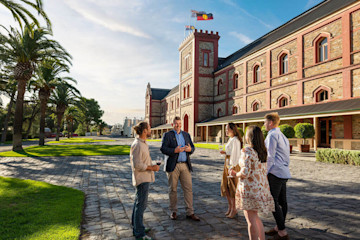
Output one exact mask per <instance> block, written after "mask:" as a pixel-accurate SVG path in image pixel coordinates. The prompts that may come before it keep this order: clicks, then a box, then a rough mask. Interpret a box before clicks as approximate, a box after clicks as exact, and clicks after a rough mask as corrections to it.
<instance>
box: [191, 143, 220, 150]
mask: <svg viewBox="0 0 360 240" xmlns="http://www.w3.org/2000/svg"><path fill="white" fill-rule="evenodd" d="M194 146H195V147H196V148H206V149H219V144H210V143H195V144H194Z"/></svg>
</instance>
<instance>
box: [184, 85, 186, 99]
mask: <svg viewBox="0 0 360 240" xmlns="http://www.w3.org/2000/svg"><path fill="white" fill-rule="evenodd" d="M185 98H186V87H184V99H185Z"/></svg>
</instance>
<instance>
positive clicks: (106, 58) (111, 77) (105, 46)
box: [0, 0, 322, 125]
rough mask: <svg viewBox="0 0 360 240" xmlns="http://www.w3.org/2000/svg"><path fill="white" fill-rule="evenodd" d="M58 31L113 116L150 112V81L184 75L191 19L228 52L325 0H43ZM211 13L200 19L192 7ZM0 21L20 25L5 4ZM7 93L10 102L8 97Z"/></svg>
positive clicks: (90, 91)
mask: <svg viewBox="0 0 360 240" xmlns="http://www.w3.org/2000/svg"><path fill="white" fill-rule="evenodd" d="M43 2H44V9H45V11H46V13H47V14H48V16H49V18H50V20H51V21H52V25H53V34H54V39H55V40H57V41H58V42H59V43H60V44H61V45H62V46H63V47H64V48H65V49H66V50H67V51H68V52H69V53H70V54H71V55H72V57H73V60H72V63H73V65H72V67H71V72H70V75H69V76H71V77H73V78H75V79H76V80H77V82H78V83H77V86H76V87H77V88H78V89H79V90H80V91H81V93H82V95H83V96H84V97H86V98H94V99H96V100H97V101H98V103H99V105H100V107H101V109H102V110H104V112H105V113H104V116H103V120H104V121H105V122H106V123H108V124H111V125H112V124H116V123H121V124H122V123H123V121H124V118H125V117H130V118H134V117H137V118H144V115H145V91H146V86H147V83H148V82H150V84H151V87H153V88H166V89H171V88H173V87H174V86H176V85H177V84H178V82H179V52H178V47H179V45H180V43H181V42H182V41H183V39H184V37H185V36H186V35H187V34H189V32H187V33H186V32H185V31H184V26H185V25H189V24H191V25H195V27H196V28H197V29H203V30H209V31H214V32H219V35H220V40H219V57H227V56H229V55H231V54H232V53H234V52H235V51H237V50H239V49H240V48H242V47H244V46H246V45H247V44H249V43H250V42H252V41H254V40H256V39H257V38H259V37H261V36H263V35H264V34H266V33H268V32H270V31H271V30H273V29H275V28H277V27H279V26H280V25H282V24H284V23H285V22H287V21H289V20H290V19H292V18H294V17H296V16H297V15H299V14H301V13H302V12H304V11H306V10H308V9H309V8H311V7H313V6H315V5H316V4H318V3H320V2H322V0H301V1H299V0H271V1H269V0H238V1H236V0H177V1H174V0H131V1H129V0H102V1H100V0H43ZM191 9H194V10H197V11H206V12H207V13H212V14H213V17H214V20H209V21H195V18H191V17H190V15H191V14H190V10H191ZM0 24H2V25H4V26H5V27H9V26H10V25H11V26H18V24H16V23H14V21H13V19H12V16H11V14H10V12H9V11H8V10H7V9H5V8H4V7H3V6H2V5H0ZM2 98H3V101H4V103H6V101H7V100H6V99H5V98H4V97H2Z"/></svg>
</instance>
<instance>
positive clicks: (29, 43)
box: [0, 24, 68, 151]
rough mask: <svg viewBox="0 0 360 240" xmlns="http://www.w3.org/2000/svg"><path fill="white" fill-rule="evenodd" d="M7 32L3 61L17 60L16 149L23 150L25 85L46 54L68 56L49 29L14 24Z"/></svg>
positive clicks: (0, 37) (1, 38)
mask: <svg viewBox="0 0 360 240" xmlns="http://www.w3.org/2000/svg"><path fill="white" fill-rule="evenodd" d="M5 30H6V31H7V35H4V34H3V33H0V43H1V44H0V61H5V62H7V63H14V65H13V66H12V69H13V74H14V79H15V80H16V81H17V83H18V85H17V92H18V94H17V98H16V107H15V119H14V136H13V150H14V151H19V150H22V123H23V121H22V118H23V102H24V94H25V87H26V84H27V82H28V81H29V80H30V79H31V77H32V75H33V72H34V70H35V69H36V68H37V66H38V64H39V62H41V61H42V60H44V59H45V58H49V57H50V58H55V59H56V58H63V59H67V58H68V56H67V52H66V51H65V49H63V48H62V47H61V45H60V44H59V43H58V42H56V41H54V40H50V39H49V38H48V36H49V35H50V32H48V31H47V30H46V29H43V28H40V27H36V26H35V25H34V24H31V25H30V26H25V29H24V31H22V32H19V31H18V30H16V29H14V28H12V27H11V29H10V30H7V29H6V28H5Z"/></svg>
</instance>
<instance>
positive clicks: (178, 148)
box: [174, 145, 185, 153]
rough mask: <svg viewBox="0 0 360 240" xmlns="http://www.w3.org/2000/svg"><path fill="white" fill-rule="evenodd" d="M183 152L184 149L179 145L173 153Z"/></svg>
mask: <svg viewBox="0 0 360 240" xmlns="http://www.w3.org/2000/svg"><path fill="white" fill-rule="evenodd" d="M184 150H185V148H183V147H181V145H179V146H177V147H176V148H175V151H174V152H175V153H180V152H183V151H184Z"/></svg>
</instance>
